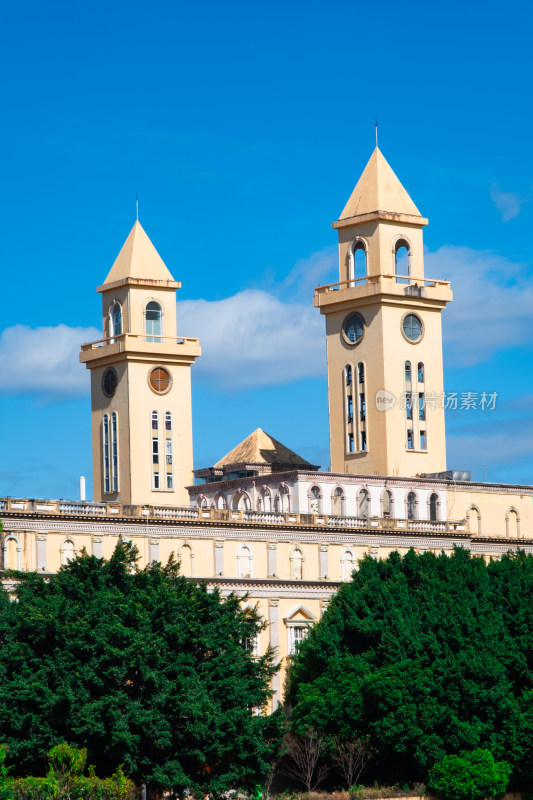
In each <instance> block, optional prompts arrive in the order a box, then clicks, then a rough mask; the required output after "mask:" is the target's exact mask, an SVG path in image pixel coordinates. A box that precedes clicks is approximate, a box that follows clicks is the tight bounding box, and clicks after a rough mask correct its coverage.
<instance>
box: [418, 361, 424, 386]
mask: <svg viewBox="0 0 533 800" xmlns="http://www.w3.org/2000/svg"><path fill="white" fill-rule="evenodd" d="M418 383H424V365H423V363H422V362H421V361H419V362H418Z"/></svg>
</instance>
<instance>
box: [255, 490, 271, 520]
mask: <svg viewBox="0 0 533 800" xmlns="http://www.w3.org/2000/svg"><path fill="white" fill-rule="evenodd" d="M257 503H258V511H263V512H264V513H265V514H270V513H271V511H272V493H271V491H270V489H269V488H268V487H267V486H264V487H263V488H262V489H261V494H260V495H259V499H258V501H257Z"/></svg>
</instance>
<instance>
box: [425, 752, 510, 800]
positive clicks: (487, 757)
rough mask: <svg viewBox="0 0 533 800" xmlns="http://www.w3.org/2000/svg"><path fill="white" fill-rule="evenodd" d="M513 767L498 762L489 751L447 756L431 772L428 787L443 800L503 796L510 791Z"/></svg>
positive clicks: (479, 799)
mask: <svg viewBox="0 0 533 800" xmlns="http://www.w3.org/2000/svg"><path fill="white" fill-rule="evenodd" d="M510 775H511V766H510V765H509V764H508V763H507V762H506V761H494V757H493V755H492V753H491V752H490V751H489V750H482V749H478V750H472V751H471V752H467V751H463V752H462V753H461V755H459V756H458V755H450V756H445V757H444V758H443V759H442V760H441V761H438V762H437V763H436V764H435V765H434V766H433V768H432V769H431V770H430V772H429V780H428V788H429V790H430V791H432V792H434V793H435V794H436V795H437V796H438V797H439V798H440V800H484V798H487V797H494V798H497V797H500V796H501V795H502V794H503V793H504V792H505V789H506V788H507V783H508V782H509V777H510Z"/></svg>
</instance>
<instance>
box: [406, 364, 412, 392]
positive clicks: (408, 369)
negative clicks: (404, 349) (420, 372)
mask: <svg viewBox="0 0 533 800" xmlns="http://www.w3.org/2000/svg"><path fill="white" fill-rule="evenodd" d="M411 381H412V374H411V362H410V361H406V362H405V385H406V386H410V385H411Z"/></svg>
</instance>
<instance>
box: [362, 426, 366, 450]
mask: <svg viewBox="0 0 533 800" xmlns="http://www.w3.org/2000/svg"><path fill="white" fill-rule="evenodd" d="M366 449H367V445H366V431H361V450H362V451H363V452H366Z"/></svg>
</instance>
